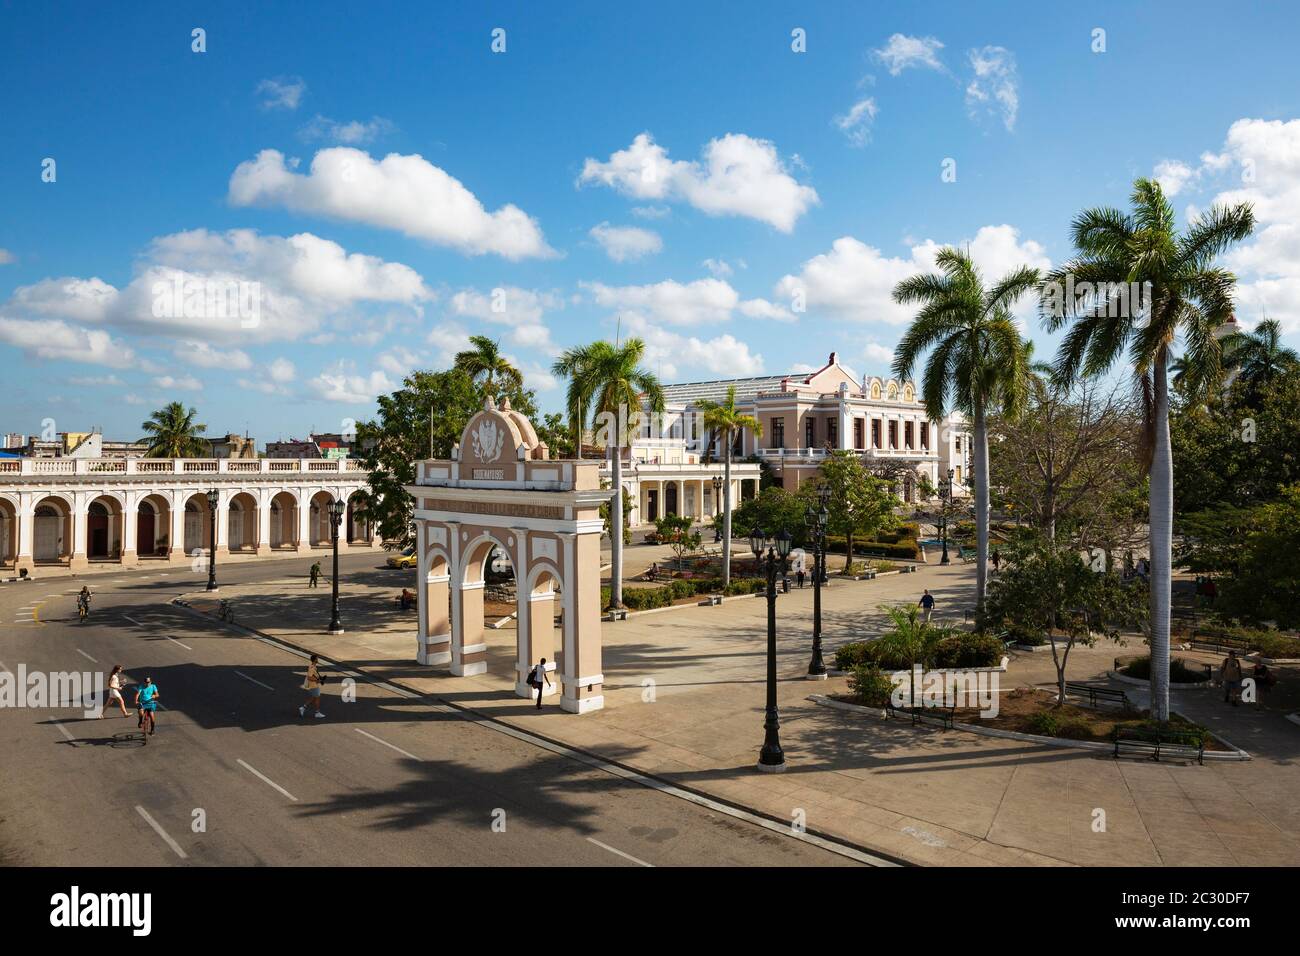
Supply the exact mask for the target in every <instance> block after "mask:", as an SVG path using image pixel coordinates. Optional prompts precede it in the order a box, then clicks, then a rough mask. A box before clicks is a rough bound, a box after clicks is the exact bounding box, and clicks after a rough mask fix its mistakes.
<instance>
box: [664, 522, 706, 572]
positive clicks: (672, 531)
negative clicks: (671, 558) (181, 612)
mask: <svg viewBox="0 0 1300 956" xmlns="http://www.w3.org/2000/svg"><path fill="white" fill-rule="evenodd" d="M694 525H695V519H694V518H692V517H691V516H690V515H664V516H663V517H662V518H659V519H658V520H657V521H655V530H656V531H658V532H659V540H660V542H664V541H667V542H668V544H669V545H670V546H671V547H672V549H673V554H675V555H677V560H678V561H679V562H680V561H681V560H682V559H683V558H685V557H686V555H688V554H690V553H691V552H692V551H698V550H700V533H699V532H698V531H693V530H692V528H693V526H694Z"/></svg>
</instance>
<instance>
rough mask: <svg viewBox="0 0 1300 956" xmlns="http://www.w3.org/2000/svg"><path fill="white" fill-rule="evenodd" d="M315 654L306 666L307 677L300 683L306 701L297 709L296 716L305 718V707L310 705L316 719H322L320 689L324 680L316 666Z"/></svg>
mask: <svg viewBox="0 0 1300 956" xmlns="http://www.w3.org/2000/svg"><path fill="white" fill-rule="evenodd" d="M317 660H318V658H317V657H316V655H315V654H313V655H312V656H311V661H310V662H309V663H308V664H307V676H306V678H305V679H304V680H303V682H302V689H303V690H305V691H306V692H307V699H306V700H305V701H304V702H303V705H302V706H301V707H299V708H298V716H299V717H306V716H307V705H308V704H310V705H311V706H313V707H314V708H315V709H316V716H317V717H324V716H325V715H324V714H322V713H321V710H320V689H321V687H322V686H323V685H324V684H325V678H323V677H321V676H320V668H319V667H318V666H317Z"/></svg>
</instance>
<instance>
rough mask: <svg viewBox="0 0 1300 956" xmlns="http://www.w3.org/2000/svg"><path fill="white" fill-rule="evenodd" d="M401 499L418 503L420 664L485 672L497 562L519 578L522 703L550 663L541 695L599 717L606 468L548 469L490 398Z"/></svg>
mask: <svg viewBox="0 0 1300 956" xmlns="http://www.w3.org/2000/svg"><path fill="white" fill-rule="evenodd" d="M433 414H434V415H437V414H438V411H437V410H436V409H435V410H434V412H433ZM406 490H407V492H408V493H410V495H411V496H412V498H414V499H415V529H416V547H417V550H418V554H419V564H418V572H417V574H418V577H417V581H418V582H419V587H418V588H417V589H416V590H417V603H418V607H419V625H418V640H419V647H418V649H417V660H418V661H419V663H421V664H434V665H436V664H449V665H450V668H451V673H452V674H453V675H455V676H457V677H468V676H470V675H473V674H483V673H486V671H487V668H488V654H487V643H486V640H485V637H484V635H485V631H484V623H483V598H484V583H485V578H486V575H485V570H486V567H487V562H488V561H489V560H490V559H491V558H492V555H493V552H494V551H499V552H501V553H503V554H504V555H505V556H506V557H508V558H509V560H510V564H511V565H512V567H513V569H514V574H515V585H516V601H517V617H516V621H517V635H518V637H517V640H516V647H515V661H514V671H515V673H514V680H515V693H516V694H517V695H519V696H520V697H529V698H531V697H534V696H535V695H536V693H537V691H535V690H534V689H533V688H532V687H530V686H529V685H528V683H527V679H528V674H529V671H530V670H531V669H532V667H533V666H534V665H535V664H537V662H538V661H539V660H540V659H541V658H543V657H545V658H546V660H547V668H548V670H549V671H550V672H551V677H550V680H551V686H550V687H545V686H544V693H545V694H547V695H550V694H555V693H562V696H561V698H560V706H561V707H562V708H563V709H564V710H567V711H570V712H572V713H576V714H584V713H586V712H587V711H591V710H599V709H600V708H601V707H602V706H604V696H603V691H602V685H603V683H604V676H603V675H602V673H601V667H602V664H601V646H600V536H601V532H602V530H603V521H602V519H601V516H600V506H601V504H603V503H604V502H605V501H607V500H608V499H609V498H610V496H611V495H612V494H613V491H611V490H608V489H602V488H601V486H600V464H599V462H596V461H568V460H565V461H557V460H554V459H551V458H550V457H549V456H548V449H547V447H546V445H545V444H544V443H543V442H541V441H539V440H538V438H537V432H536V431H535V430H534V429H533V426H532V423H531V422H529V421H528V419H527V418H525V417H524V416H523V415H521V414H520V413H519V412H516V411H514V410H513V409H511V407H510V403H509V400H506V401H503V402H502V403H501V405H500V406H499V407H498V406H497V405H496V403H495V402H493V401H492V399H491V398H489V399H488V400H487V401H486V402H485V403H484V405H483V408H482V409H481V410H480V411H478V412H476V413H475V414H474V417H473V418H471V419H470V420H469V424H467V425H466V426H465V431H464V432H463V433H462V434H461V439H460V444H459V445H457V446H455V448H453V449H452V453H451V458H450V459H429V460H426V461H421V462H417V463H416V483H415V484H414V485H407V486H406ZM557 612H558V615H557ZM557 616H558V618H559V621H560V627H559V629H558V630H559V633H558V634H557V628H556V625H555V621H556V618H557Z"/></svg>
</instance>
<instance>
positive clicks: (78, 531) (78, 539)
mask: <svg viewBox="0 0 1300 956" xmlns="http://www.w3.org/2000/svg"><path fill="white" fill-rule="evenodd" d="M91 500H92V499H91V498H90V496H89V495H88V494H87V493H86V492H84V491H77V492H74V493H73V506H72V548H71V557H69V558H68V569H69V570H72V571H80V570H84V569H85V568H88V567H89V566H90V560H89V558H88V557H87V555H86V536H87V527H88V525H89V521H88V515H87V509H88V508H89V507H90V502H91Z"/></svg>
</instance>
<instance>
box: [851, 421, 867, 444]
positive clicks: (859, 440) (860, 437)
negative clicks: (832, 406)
mask: <svg viewBox="0 0 1300 956" xmlns="http://www.w3.org/2000/svg"><path fill="white" fill-rule="evenodd" d="M864 431H865V429H864V428H863V425H862V419H860V418H855V419H853V447H854V448H856V449H858V450H859V451H860V450H862V448H863V447H865V446H864V445H863V441H864V440H865V435H864Z"/></svg>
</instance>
